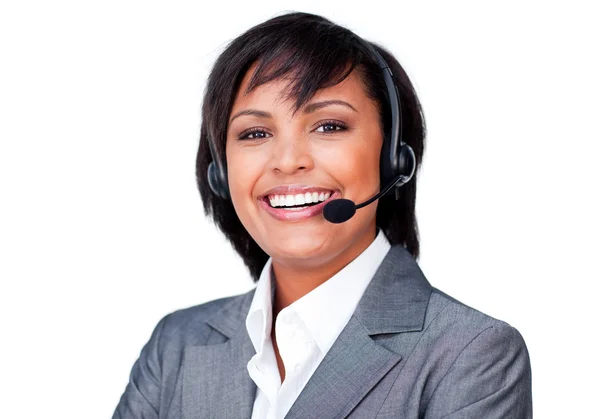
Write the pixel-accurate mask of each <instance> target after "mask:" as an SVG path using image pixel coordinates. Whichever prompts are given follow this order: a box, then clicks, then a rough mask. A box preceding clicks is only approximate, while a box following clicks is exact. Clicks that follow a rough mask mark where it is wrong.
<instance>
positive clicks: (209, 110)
mask: <svg viewBox="0 0 600 419" xmlns="http://www.w3.org/2000/svg"><path fill="white" fill-rule="evenodd" d="M364 42H368V41H364V40H362V39H361V38H360V37H358V36H357V35H356V34H354V33H353V32H352V31H350V30H349V29H347V28H344V27H342V26H339V25H336V24H335V23H333V22H331V21H330V20H328V19H326V18H324V17H322V16H318V15H314V14H310V13H302V12H292V13H287V14H284V15H280V16H277V17H274V18H272V19H269V20H267V21H265V22H263V23H261V24H259V25H256V26H254V27H252V28H250V29H249V30H247V31H246V32H244V33H243V34H242V35H240V36H239V37H237V38H235V39H234V40H233V41H231V42H230V43H229V45H228V46H227V47H226V48H225V50H224V51H223V52H222V53H221V55H220V56H219V57H218V58H217V60H216V62H215V64H214V66H213V68H212V71H211V73H210V75H209V78H208V82H207V85H206V88H205V91H204V99H203V104H202V125H201V128H200V145H199V148H198V154H197V157H196V179H197V182H198V188H199V190H200V195H201V197H202V202H203V205H204V211H205V214H206V215H207V216H209V217H211V218H212V219H213V220H214V222H215V224H216V225H217V227H218V228H219V229H220V230H221V231H222V232H223V233H224V234H225V236H226V238H227V239H228V240H229V242H231V244H232V245H233V247H234V249H235V250H236V251H237V252H238V253H239V255H240V256H241V257H242V259H243V260H244V263H245V264H246V266H247V267H248V269H249V271H250V275H251V276H252V278H253V280H254V281H255V282H256V281H257V280H258V278H259V276H260V273H261V271H262V268H263V267H264V264H265V263H266V261H267V259H268V258H269V256H268V255H267V254H266V253H265V252H264V251H263V250H262V249H261V248H260V247H259V246H258V244H257V243H256V242H255V241H254V239H253V238H252V237H251V236H250V234H249V233H248V232H247V231H246V229H245V228H244V226H243V225H242V223H241V221H240V220H239V218H238V216H237V214H236V212H235V209H234V207H233V204H232V202H231V201H230V200H226V199H222V198H219V197H218V196H217V195H215V194H214V193H213V192H212V190H211V189H210V187H209V184H208V178H207V170H208V165H209V164H210V162H211V161H212V158H211V154H210V149H209V144H208V136H209V135H210V136H211V137H212V138H213V140H214V142H215V146H216V153H217V154H218V158H219V161H220V162H222V164H223V165H224V167H225V162H226V158H225V143H226V140H227V128H228V120H229V117H230V112H231V108H232V106H233V102H234V99H235V97H236V94H237V91H238V89H239V87H240V85H241V82H242V79H243V78H244V76H245V74H246V72H247V71H248V69H249V68H250V67H251V66H252V64H254V63H257V67H256V70H255V72H254V74H253V76H252V78H251V79H250V82H249V85H248V88H247V91H246V92H247V93H248V92H251V91H252V90H253V89H255V88H256V87H258V86H260V85H262V84H265V83H268V82H270V81H273V80H276V79H279V78H282V77H288V76H292V77H290V80H291V81H290V82H289V85H288V91H287V92H286V94H287V95H288V96H287V97H288V98H295V99H296V102H295V105H296V111H297V110H298V109H300V108H301V107H302V106H304V105H305V104H306V103H307V102H308V101H309V100H310V99H311V98H312V97H313V96H314V94H315V93H316V92H317V90H319V89H322V88H326V87H330V86H334V85H336V84H337V83H339V82H341V81H342V80H344V79H345V78H346V77H347V76H348V75H349V74H350V73H351V72H352V71H353V70H356V71H357V74H359V76H360V79H361V81H362V82H363V85H364V87H365V92H366V94H367V96H369V97H370V98H371V99H373V100H374V101H375V102H376V103H377V105H378V108H379V113H380V118H381V126H382V127H383V130H384V131H385V130H387V129H389V126H390V112H389V105H388V102H387V99H386V90H385V83H384V81H383V76H382V73H381V70H380V69H379V66H378V65H377V61H376V59H375V57H373V54H372V53H371V52H370V51H369V50H368V47H367V46H366V45H365V44H364ZM371 45H372V46H373V47H374V48H375V49H376V50H377V51H378V52H379V53H380V54H381V55H382V56H383V58H384V59H385V60H386V61H387V63H388V65H389V67H390V69H391V71H392V73H393V75H394V76H393V77H394V83H396V85H397V87H398V92H399V94H400V102H401V107H402V139H403V141H404V142H405V143H407V144H409V145H410V146H411V147H412V148H413V150H414V152H415V157H416V169H415V174H414V176H413V179H412V180H411V181H410V182H408V183H407V184H405V185H404V186H402V187H401V188H400V189H399V199H398V200H395V199H394V196H385V197H383V198H382V199H381V200H380V201H379V204H378V206H377V213H376V224H377V226H378V227H379V228H380V229H382V230H383V232H384V233H385V235H386V237H387V238H388V240H389V241H390V243H391V244H392V245H395V244H401V245H403V246H404V247H405V248H406V249H407V250H408V251H409V252H410V253H411V254H412V255H413V256H414V257H415V258H417V257H418V256H419V231H418V226H417V220H416V216H415V202H416V194H417V174H418V168H419V167H420V164H421V161H422V158H423V152H424V149H425V133H426V128H425V118H424V115H423V112H422V109H421V104H420V102H419V99H418V98H417V95H416V93H415V90H414V88H413V86H412V83H411V82H410V80H409V78H408V76H407V75H406V72H405V71H404V69H403V68H402V66H400V64H399V63H398V61H397V60H396V59H395V58H394V57H393V55H392V54H390V53H389V52H388V51H386V50H385V49H384V48H382V47H381V46H379V45H376V44H374V43H371Z"/></svg>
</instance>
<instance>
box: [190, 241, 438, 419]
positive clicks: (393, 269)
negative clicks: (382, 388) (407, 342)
mask: <svg viewBox="0 0 600 419" xmlns="http://www.w3.org/2000/svg"><path fill="white" fill-rule="evenodd" d="M431 290H432V287H431V285H430V284H429V282H428V281H427V279H426V278H425V276H424V275H423V273H422V272H421V269H420V268H419V266H418V265H417V263H416V261H415V260H414V258H413V257H412V255H411V254H410V253H409V252H408V251H407V250H406V249H405V248H404V247H403V246H400V245H395V246H392V248H391V249H390V251H389V252H388V253H387V255H386V257H385V259H384V260H383V262H382V263H381V265H380V267H379V269H378V270H377V272H376V273H375V275H374V276H373V279H372V280H371V282H370V283H369V285H368V286H367V288H366V290H365V292H364V294H363V296H362V297H361V299H360V301H359V303H358V306H357V308H356V310H355V312H354V314H353V316H352V317H351V319H350V321H349V322H348V324H347V325H346V327H345V328H344V329H343V330H342V332H341V334H340V335H339V337H338V338H337V340H336V341H335V343H334V344H333V346H332V347H331V349H330V350H329V351H328V352H327V354H326V356H325V358H324V359H323V361H322V362H321V363H320V364H319V366H318V367H317V369H316V370H315V372H314V373H313V375H312V376H311V378H310V380H309V381H308V383H307V384H306V386H305V387H304V389H303V390H302V393H301V394H300V395H299V396H298V398H297V399H296V401H295V403H294V405H293V406H292V407H291V409H290V411H289V412H288V414H287V415H286V418H303V417H314V416H315V415H317V416H321V417H329V416H331V417H333V416H336V417H337V416H341V417H343V416H345V415H346V414H348V413H349V412H350V410H352V409H353V408H354V407H355V406H356V404H358V402H360V400H361V399H362V398H364V396H365V395H366V394H367V393H368V392H369V390H370V389H371V388H372V387H373V386H375V385H376V384H377V382H379V381H380V380H381V379H382V377H383V376H384V375H385V374H386V373H387V372H388V371H389V370H390V369H391V368H392V367H394V366H395V365H397V364H398V363H399V362H400V360H401V359H402V353H401V352H402V350H400V351H397V350H394V351H392V350H390V349H387V348H385V347H384V346H382V345H379V344H378V343H377V342H376V341H375V340H374V339H373V338H372V336H374V335H377V334H384V333H385V334H390V333H402V332H411V331H420V330H422V329H423V323H424V320H425V312H426V310H427V304H428V302H429V296H430V294H431ZM253 293H254V289H253V290H251V291H249V292H248V293H246V294H242V295H240V296H237V297H234V298H232V299H230V300H229V301H228V302H227V303H226V304H224V305H223V307H221V309H220V310H218V311H216V312H215V313H214V314H213V315H211V316H210V317H209V318H207V319H206V323H207V324H208V325H210V326H211V327H212V328H213V329H215V330H216V331H218V332H219V333H221V334H222V335H225V336H226V337H228V338H229V340H227V341H226V342H225V343H217V344H214V345H211V344H208V345H205V346H196V347H188V348H186V354H185V356H186V358H185V365H184V381H183V386H184V389H183V402H184V403H183V409H184V412H183V413H184V418H186V419H200V418H204V417H211V418H212V417H214V418H225V417H227V418H232V417H238V418H248V417H251V415H252V407H253V404H254V398H255V394H256V385H254V382H253V381H252V379H251V378H250V376H249V374H248V371H247V363H248V361H249V360H250V358H251V357H252V356H254V354H255V353H256V351H255V350H254V347H253V346H252V342H251V341H250V337H249V336H248V333H247V331H246V328H245V319H246V315H247V313H248V310H249V308H250V304H251V302H252V297H253ZM340 382H343V383H345V385H344V386H343V387H342V386H339V385H338V386H336V385H335V383H340ZM328 383H332V384H331V385H329V384H328ZM233 406H235V408H233Z"/></svg>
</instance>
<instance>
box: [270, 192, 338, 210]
mask: <svg viewBox="0 0 600 419" xmlns="http://www.w3.org/2000/svg"><path fill="white" fill-rule="evenodd" d="M330 196H331V192H320V193H319V192H312V193H311V192H306V193H304V194H296V195H269V197H268V199H269V204H271V206H272V207H274V208H276V207H294V206H298V205H305V204H313V203H317V202H323V201H326V200H327V199H329V197H330Z"/></svg>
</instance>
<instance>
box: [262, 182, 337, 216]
mask: <svg viewBox="0 0 600 419" xmlns="http://www.w3.org/2000/svg"><path fill="white" fill-rule="evenodd" d="M278 192H279V193H278ZM340 196H341V193H340V191H336V190H329V189H323V188H303V189H301V190H290V191H277V190H275V191H273V193H268V194H267V195H264V196H262V197H260V198H259V204H260V206H261V207H262V208H263V209H264V210H265V211H266V212H267V213H269V214H270V215H271V216H273V217H274V218H276V219H278V220H280V221H301V220H305V219H307V218H310V217H314V216H316V215H318V214H320V213H321V212H323V207H325V204H327V202H329V201H331V200H332V199H337V198H339V197H340Z"/></svg>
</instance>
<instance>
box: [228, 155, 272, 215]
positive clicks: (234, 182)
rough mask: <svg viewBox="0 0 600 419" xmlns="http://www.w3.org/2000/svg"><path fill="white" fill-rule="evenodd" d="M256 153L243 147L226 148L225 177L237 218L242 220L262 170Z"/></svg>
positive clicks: (261, 163)
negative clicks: (249, 151)
mask: <svg viewBox="0 0 600 419" xmlns="http://www.w3.org/2000/svg"><path fill="white" fill-rule="evenodd" d="M258 157H259V155H258V156H257V155H256V153H254V154H253V153H248V152H246V151H244V150H243V149H234V148H233V147H232V149H231V150H230V149H228V150H227V178H228V181H229V192H230V194H231V201H232V203H233V207H234V208H235V210H236V212H237V214H238V216H239V218H240V219H241V220H242V222H244V220H245V219H246V218H247V215H248V211H249V208H250V207H251V205H249V203H251V198H252V197H253V193H254V191H255V185H256V182H257V181H258V179H259V178H260V176H261V175H262V172H263V167H264V164H263V162H261V161H260V159H259V158H258Z"/></svg>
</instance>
